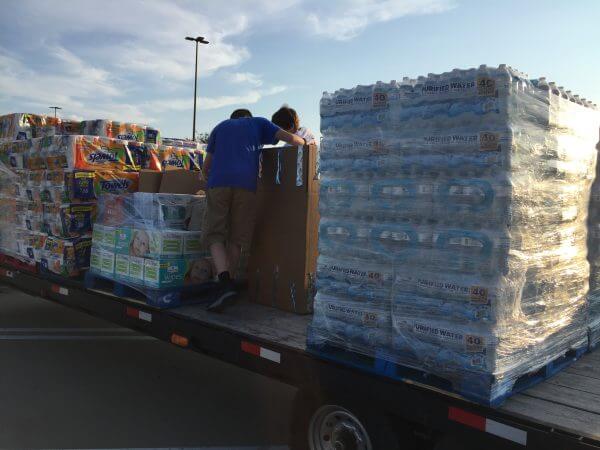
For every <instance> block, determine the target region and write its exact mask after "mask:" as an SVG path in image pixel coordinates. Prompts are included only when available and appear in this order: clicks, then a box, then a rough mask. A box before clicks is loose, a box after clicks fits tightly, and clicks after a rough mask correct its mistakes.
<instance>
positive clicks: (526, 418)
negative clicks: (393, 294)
mask: <svg viewBox="0 0 600 450" xmlns="http://www.w3.org/2000/svg"><path fill="white" fill-rule="evenodd" d="M0 281H1V282H4V283H9V284H11V285H13V286H16V287H17V288H19V289H21V290H23V291H26V292H29V293H32V294H35V295H39V296H41V297H43V298H46V299H48V300H51V301H55V302H58V303H60V304H62V305H64V306H67V307H71V308H76V309H79V310H83V311H85V312H87V313H89V314H91V315H93V316H96V317H100V318H103V319H105V320H108V321H111V322H114V323H117V324H119V325H122V326H125V327H129V328H132V329H135V330H138V331H140V332H142V333H145V334H148V335H151V336H153V337H155V338H158V339H161V340H164V341H168V342H171V343H173V344H175V345H178V346H180V347H185V348H187V349H189V350H193V351H196V352H199V353H203V354H206V355H208V356H211V357H214V358H217V359H219V360H222V361H225V362H227V363H230V364H233V365H236V366H238V367H242V368H244V369H247V370H250V371H252V372H256V373H259V374H261V375H264V376H266V377H270V378H274V379H277V380H279V381H282V382H284V383H286V384H289V385H292V386H296V387H298V388H299V390H298V394H297V397H296V401H295V406H294V414H293V417H292V420H291V423H292V432H291V436H292V437H291V440H292V442H291V446H292V448H293V449H308V448H309V445H308V440H309V438H310V439H312V440H313V442H315V445H316V446H315V447H314V448H344V449H350V448H356V449H362V448H368V447H366V446H364V445H363V446H361V445H362V444H361V442H360V441H361V440H363V444H364V442H365V441H364V437H365V435H368V436H369V440H370V441H371V442H372V448H375V449H383V450H388V449H395V448H398V449H400V448H401V449H410V448H418V449H423V448H435V449H436V450H437V449H439V450H443V449H463V450H464V449H486V450H487V449H496V448H498V449H539V450H542V449H544V450H548V449H552V450H578V449H597V448H600V352H597V353H590V354H586V355H585V356H583V357H582V358H581V359H580V360H579V361H577V362H575V363H574V364H573V365H571V366H570V367H569V368H567V369H566V370H564V371H562V372H560V373H559V374H557V375H555V376H553V377H551V378H550V379H548V380H546V381H544V382H542V383H541V384H539V385H537V386H534V387H532V388H530V389H528V390H526V391H525V392H523V393H520V394H516V395H515V396H513V397H510V398H509V399H508V400H507V401H506V402H505V403H504V405H502V406H501V407H500V408H489V407H485V406H481V405H478V404H475V403H472V402H469V401H466V400H464V399H462V398H460V397H459V396H457V395H453V394H451V393H449V392H446V391H443V390H440V389H436V388H434V387H431V386H428V385H426V384H422V383H418V382H410V381H406V382H399V381H397V380H391V379H389V378H386V377H385V376H381V375H376V374H372V373H366V372H364V371H362V370H359V369H356V368H352V367H347V366H346V365H343V364H338V363H335V362H331V361H325V360H322V359H320V358H317V357H315V356H314V355H313V354H311V353H309V352H307V349H306V338H307V336H306V334H307V327H308V325H309V323H310V320H311V319H310V316H300V315H294V314H290V313H286V312H283V311H279V310H276V309H272V308H268V307H264V306H260V305H256V304H252V303H247V302H244V301H241V302H240V303H238V304H237V305H235V306H234V307H232V308H231V309H229V310H227V311H226V312H225V313H222V314H215V313H209V312H207V311H206V310H205V307H204V306H202V305H190V306H182V307H179V308H174V309H163V310H160V309H156V308H152V307H150V306H148V305H146V304H144V303H143V302H141V301H138V300H134V299H128V298H119V297H116V296H114V295H112V294H110V293H107V292H104V291H98V290H88V289H85V288H84V286H83V284H82V283H81V282H78V281H70V280H60V281H59V280H49V279H46V278H43V277H40V276H37V275H34V274H30V273H27V272H25V271H20V270H15V269H9V268H3V267H0ZM323 418H325V419H324V420H325V421H324V422H323ZM328 427H329V431H331V432H334V433H337V434H336V436H338V437H339V438H340V439H341V442H342V444H341V445H342V446H338V447H335V446H330V447H327V445H328V444H331V442H328V439H329V435H328V434H327V433H328V432H329V431H328ZM319 430H320V431H321V433H319ZM323 430H325V431H323ZM340 436H341V437H340ZM318 445H321V447H319V446H318ZM344 445H345V446H344Z"/></svg>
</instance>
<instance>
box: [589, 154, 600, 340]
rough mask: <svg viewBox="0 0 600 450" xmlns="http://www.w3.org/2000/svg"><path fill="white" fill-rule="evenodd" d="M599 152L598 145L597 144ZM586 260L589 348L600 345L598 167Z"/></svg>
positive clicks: (593, 191) (599, 180)
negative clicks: (587, 267) (588, 264)
mask: <svg viewBox="0 0 600 450" xmlns="http://www.w3.org/2000/svg"><path fill="white" fill-rule="evenodd" d="M597 148H598V150H599V151H600V143H599V144H598V147H597ZM588 260H589V262H590V292H589V295H588V301H589V307H590V313H589V314H590V317H589V340H590V348H596V347H598V345H599V344H600V165H597V166H596V179H595V180H594V184H593V185H592V195H591V198H590V208H589V218H588Z"/></svg>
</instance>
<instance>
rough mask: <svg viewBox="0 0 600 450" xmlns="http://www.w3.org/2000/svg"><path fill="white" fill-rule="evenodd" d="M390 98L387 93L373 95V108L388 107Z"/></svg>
mask: <svg viewBox="0 0 600 450" xmlns="http://www.w3.org/2000/svg"><path fill="white" fill-rule="evenodd" d="M387 102H388V96H387V94H386V93H385V92H375V93H374V94H373V107H374V108H383V107H385V106H387Z"/></svg>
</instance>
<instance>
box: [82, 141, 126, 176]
mask: <svg viewBox="0 0 600 450" xmlns="http://www.w3.org/2000/svg"><path fill="white" fill-rule="evenodd" d="M130 161H131V157H130V156H129V149H128V148H127V142H125V141H121V140H118V139H111V138H105V137H91V136H80V137H78V138H77V140H76V143H75V168H76V169H81V170H125V169H127V168H129V166H130Z"/></svg>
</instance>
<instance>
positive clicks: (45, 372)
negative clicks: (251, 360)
mask: <svg viewBox="0 0 600 450" xmlns="http://www.w3.org/2000/svg"><path fill="white" fill-rule="evenodd" d="M294 393H295V392H294V390H293V389H292V388H290V387H288V386H286V385H283V384H279V383H276V382H274V381H271V380H268V379H265V378H263V377H260V376H258V375H255V374H252V373H250V372H246V371H244V370H241V369H238V368H236V367H233V366H229V365H226V364H224V363H221V362H219V361H216V360H213V359H210V358H207V357H203V356H202V355H198V354H196V353H192V352H190V351H186V350H182V349H179V348H177V347H174V346H172V345H170V344H167V343H163V342H161V341H157V340H154V339H152V338H149V337H146V336H143V335H140V334H137V333H134V332H132V331H129V330H127V329H123V328H119V327H116V326H114V325H112V324H109V323H107V322H104V321H102V320H98V319H96V318H93V317H90V316H88V315H86V314H83V313H79V312H77V311H73V310H71V309H68V308H65V307H63V306H60V305H58V304H54V303H51V302H48V301H47V300H43V299H40V298H37V297H32V296H30V295H27V294H24V293H21V292H19V291H17V290H14V289H12V288H9V287H7V286H5V285H2V284H0V448H11V449H13V448H88V449H91V448H94V449H96V448H165V447H192V448H207V449H214V450H216V449H237V448H243V449H248V450H250V449H263V448H264V449H266V448H273V449H275V448H277V449H285V448H286V447H285V446H284V445H283V443H285V442H286V440H287V430H288V420H289V419H288V418H289V415H290V409H291V402H292V398H293V395H294Z"/></svg>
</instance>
